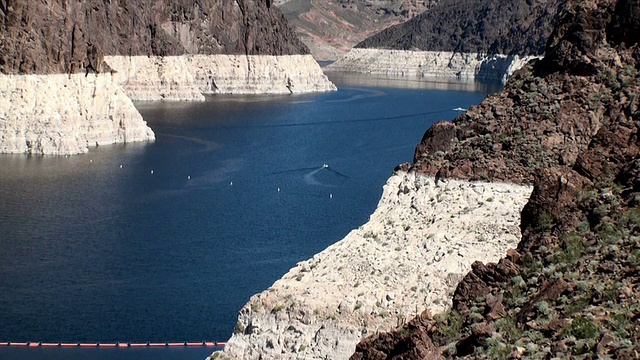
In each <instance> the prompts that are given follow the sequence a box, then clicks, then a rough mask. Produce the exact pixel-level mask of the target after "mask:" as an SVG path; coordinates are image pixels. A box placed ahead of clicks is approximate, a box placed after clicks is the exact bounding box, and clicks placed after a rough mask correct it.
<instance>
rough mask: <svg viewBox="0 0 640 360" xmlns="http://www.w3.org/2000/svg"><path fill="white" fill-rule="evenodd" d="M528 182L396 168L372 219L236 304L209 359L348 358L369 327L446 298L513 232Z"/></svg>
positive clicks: (387, 325)
mask: <svg viewBox="0 0 640 360" xmlns="http://www.w3.org/2000/svg"><path fill="white" fill-rule="evenodd" d="M530 193H531V187H530V186H516V185H511V184H499V183H484V182H475V183H469V182H467V181H457V180H446V181H443V180H436V179H434V177H433V176H423V175H420V174H417V173H415V172H411V173H406V172H404V171H399V172H398V173H396V174H395V175H393V176H392V177H391V178H390V179H389V180H388V182H387V184H386V185H385V187H384V192H383V195H382V198H381V200H380V202H379V204H378V207H377V209H376V211H375V213H374V214H373V215H372V216H371V218H370V220H369V221H368V222H367V223H366V224H364V225H363V226H362V227H360V228H359V229H357V230H354V231H352V232H351V233H349V234H348V235H347V236H346V237H345V238H344V239H343V240H341V241H339V242H338V243H336V244H334V245H332V246H330V247H328V248H327V249H326V250H324V251H322V252H321V253H319V254H317V255H315V256H314V257H313V258H312V259H309V260H307V261H303V262H301V263H299V264H298V265H297V266H296V267H294V268H292V269H291V270H290V271H289V272H288V273H287V274H285V275H284V276H283V277H282V278H281V279H280V280H278V281H277V282H276V283H275V284H273V286H271V287H270V288H269V289H267V290H266V291H264V292H262V293H260V294H258V295H255V296H253V297H252V298H251V299H250V300H249V302H248V303H247V304H246V305H245V306H244V307H243V308H242V310H241V311H240V315H239V317H238V323H237V325H236V329H235V331H234V334H233V336H232V337H231V339H230V340H229V342H228V343H227V345H226V347H225V349H224V352H218V353H214V355H212V357H211V358H215V359H299V358H304V359H325V358H329V359H335V360H338V359H347V358H349V356H350V355H351V354H352V353H353V351H354V349H355V345H356V344H357V343H358V341H360V339H361V338H362V337H364V336H366V335H370V334H375V333H377V332H380V331H388V330H390V329H393V328H394V327H396V326H397V325H398V324H402V323H403V322H404V321H405V320H406V319H410V318H412V317H413V316H415V315H417V314H419V313H420V312H421V311H422V310H423V308H424V306H425V305H427V306H428V307H429V309H430V311H432V312H434V313H435V312H439V311H443V310H445V309H446V308H448V307H450V306H451V302H450V298H451V295H452V292H453V290H454V288H455V286H456V284H457V283H458V281H459V280H460V279H461V276H462V274H464V273H465V272H467V271H468V270H470V269H471V268H470V267H471V264H472V263H473V262H474V261H475V260H485V261H486V260H489V261H496V260H497V259H498V258H499V257H500V256H502V254H504V253H505V251H506V250H507V249H508V248H509V247H514V246H515V245H516V242H517V239H518V238H519V237H520V231H519V228H518V226H517V224H518V223H519V221H520V219H519V213H518V211H513V210H514V209H521V208H522V207H523V205H524V203H525V202H526V199H527V198H528V197H529V194H530Z"/></svg>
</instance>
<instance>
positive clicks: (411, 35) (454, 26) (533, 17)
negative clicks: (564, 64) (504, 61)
mask: <svg viewBox="0 0 640 360" xmlns="http://www.w3.org/2000/svg"><path fill="white" fill-rule="evenodd" d="M558 3H559V0H535V1H532V0H506V1H496V0H480V1H476V0H462V1H461V0H440V1H439V2H438V3H437V5H435V6H434V7H433V8H431V9H429V10H427V11H425V12H424V13H422V14H420V15H418V16H416V17H415V18H413V19H411V20H409V21H407V22H405V23H403V24H400V25H396V26H392V27H390V28H387V29H385V30H383V31H381V32H380V33H378V34H376V35H373V36H371V37H369V38H367V39H366V40H364V41H362V42H361V43H359V44H358V45H356V47H357V48H376V49H395V50H424V51H448V52H459V53H484V54H512V53H513V54H518V55H539V54H542V53H543V52H544V47H545V41H546V39H547V37H548V36H549V34H550V32H551V29H552V28H553V22H554V15H555V14H556V11H557V6H558Z"/></svg>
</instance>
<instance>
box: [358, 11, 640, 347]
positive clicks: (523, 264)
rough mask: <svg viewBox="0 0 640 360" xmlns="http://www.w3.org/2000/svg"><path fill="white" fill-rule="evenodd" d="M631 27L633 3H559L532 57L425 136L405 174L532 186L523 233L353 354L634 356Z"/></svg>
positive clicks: (638, 20)
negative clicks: (500, 254)
mask: <svg viewBox="0 0 640 360" xmlns="http://www.w3.org/2000/svg"><path fill="white" fill-rule="evenodd" d="M639 29H640V2H639V1H637V0H618V1H614V0H599V1H596V0H591V1H567V2H566V3H565V4H563V6H562V9H561V12H560V17H559V23H558V26H557V27H556V28H555V29H554V31H553V34H552V35H551V37H550V38H549V41H548V47H547V54H546V56H545V58H544V59H543V60H541V61H538V62H537V63H536V64H532V65H531V66H528V67H527V68H526V69H524V70H522V71H521V72H519V73H517V74H516V75H515V76H514V77H513V78H512V79H511V80H510V81H509V83H508V85H507V87H506V89H505V90H504V91H503V92H502V93H500V94H497V95H495V96H492V97H490V98H488V99H487V100H485V101H484V102H483V103H482V104H480V106H478V107H476V108H474V109H472V110H470V111H469V112H468V113H467V114H465V115H463V116H461V117H460V118H458V119H456V120H455V121H454V122H453V123H452V124H448V123H440V124H438V125H436V126H434V127H432V128H431V129H430V130H429V131H428V132H427V133H426V134H425V137H424V138H423V141H422V142H421V144H420V145H419V146H418V148H417V150H416V157H415V159H414V165H413V166H411V168H412V171H414V172H422V173H426V174H434V175H436V176H437V177H440V178H457V179H475V178H486V179H495V180H507V181H512V182H529V181H534V182H535V186H534V190H533V193H532V195H531V198H530V199H529V201H528V203H527V205H526V206H525V207H524V210H523V212H522V222H521V225H520V226H521V229H522V238H521V240H520V242H519V245H518V248H517V251H511V252H510V254H509V256H508V257H506V258H503V259H501V260H500V261H499V262H497V263H489V264H486V265H485V264H483V263H480V262H477V263H475V264H473V270H472V271H471V272H470V273H469V274H467V275H466V276H465V278H464V279H463V280H462V282H461V283H460V284H459V285H458V287H457V289H456V291H455V294H454V296H453V307H452V310H451V311H449V312H447V313H443V314H439V315H437V316H431V315H430V314H428V313H424V314H422V315H421V316H419V317H417V318H415V319H414V320H412V321H411V322H410V323H409V324H408V325H406V326H403V327H401V328H399V329H398V330H397V331H394V332H391V333H385V334H379V335H377V336H372V337H369V338H367V339H365V340H363V341H362V342H361V343H360V344H359V345H358V347H357V349H356V353H355V354H354V355H353V356H352V359H354V360H359V359H385V358H393V359H432V358H433V359H435V358H442V357H465V358H550V357H556V356H567V355H569V356H575V357H586V358H591V357H612V358H622V359H627V358H629V359H630V358H635V357H637V354H638V353H639V352H640V346H639V345H638V344H639V343H640V328H639V327H638V324H637V320H638V318H639V317H640V299H639V298H638V296H637V290H638V286H639V284H638V276H637V272H638V266H639V264H640V257H639V255H640V250H639V249H640V245H639V242H638V239H639V237H638V235H639V234H638V231H639V229H640V225H639V224H640V222H639V221H640V217H639V214H640V212H639V205H640V204H639V202H638V199H640V196H639V194H640V186H639V183H638V181H639V179H640V167H639V165H638V164H639V160H640V142H639V141H638V132H639V129H640V122H639V119H640V112H639V111H638V105H639V103H638V101H639V100H638V95H640V76H639V71H640V48H639V45H638V43H637V42H638V39H640V31H639ZM405 167H407V168H408V167H409V166H408V165H406V166H405Z"/></svg>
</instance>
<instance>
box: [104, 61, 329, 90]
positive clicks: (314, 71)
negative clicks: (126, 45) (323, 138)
mask: <svg viewBox="0 0 640 360" xmlns="http://www.w3.org/2000/svg"><path fill="white" fill-rule="evenodd" d="M105 62H106V63H107V64H108V65H109V67H110V68H112V69H113V70H114V71H113V74H114V76H115V78H116V81H118V82H119V83H120V84H122V86H123V87H124V89H125V92H126V93H127V95H128V96H129V97H130V98H131V99H133V100H134V101H157V100H186V101H200V100H204V95H203V94H290V93H308V92H320V91H333V90H336V87H335V85H333V83H331V82H330V81H329V79H328V78H327V77H326V76H325V75H324V73H323V72H322V70H321V69H320V66H319V65H318V63H317V62H316V61H315V60H314V59H313V58H312V57H311V56H310V55H281V56H269V55H249V56H246V55H186V56H165V57H147V56H135V57H125V56H108V57H105Z"/></svg>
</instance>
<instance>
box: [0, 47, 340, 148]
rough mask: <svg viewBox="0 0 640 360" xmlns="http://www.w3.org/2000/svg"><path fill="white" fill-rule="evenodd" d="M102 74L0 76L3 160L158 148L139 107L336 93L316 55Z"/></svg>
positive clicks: (153, 60) (156, 60) (139, 60)
mask: <svg viewBox="0 0 640 360" xmlns="http://www.w3.org/2000/svg"><path fill="white" fill-rule="evenodd" d="M104 64H106V66H108V67H109V68H110V69H111V71H109V72H104V73H100V74H71V75H69V74H51V75H0V95H2V100H1V101H0V134H1V136H0V153H26V154H40V155H44V154H46V155H72V154H80V153H86V152H87V151H89V147H92V146H99V145H106V144H114V143H127V142H134V141H153V140H154V139H155V136H154V134H153V131H152V130H151V129H150V128H149V127H148V126H147V124H146V122H145V121H144V120H143V119H142V116H141V115H140V113H139V112H138V110H137V109H136V108H135V106H134V105H133V103H132V101H160V100H164V101H204V100H205V96H204V94H291V93H307V92H320V91H334V90H336V87H335V85H334V84H333V83H331V82H330V81H329V79H328V78H327V77H326V75H324V73H323V72H322V69H321V68H320V66H319V65H318V63H317V62H316V61H315V60H314V59H313V58H312V57H311V55H282V56H270V55H252V56H245V55H185V56H172V57H147V56H135V57H128V56H127V57H125V56H106V57H105V62H104Z"/></svg>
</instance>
